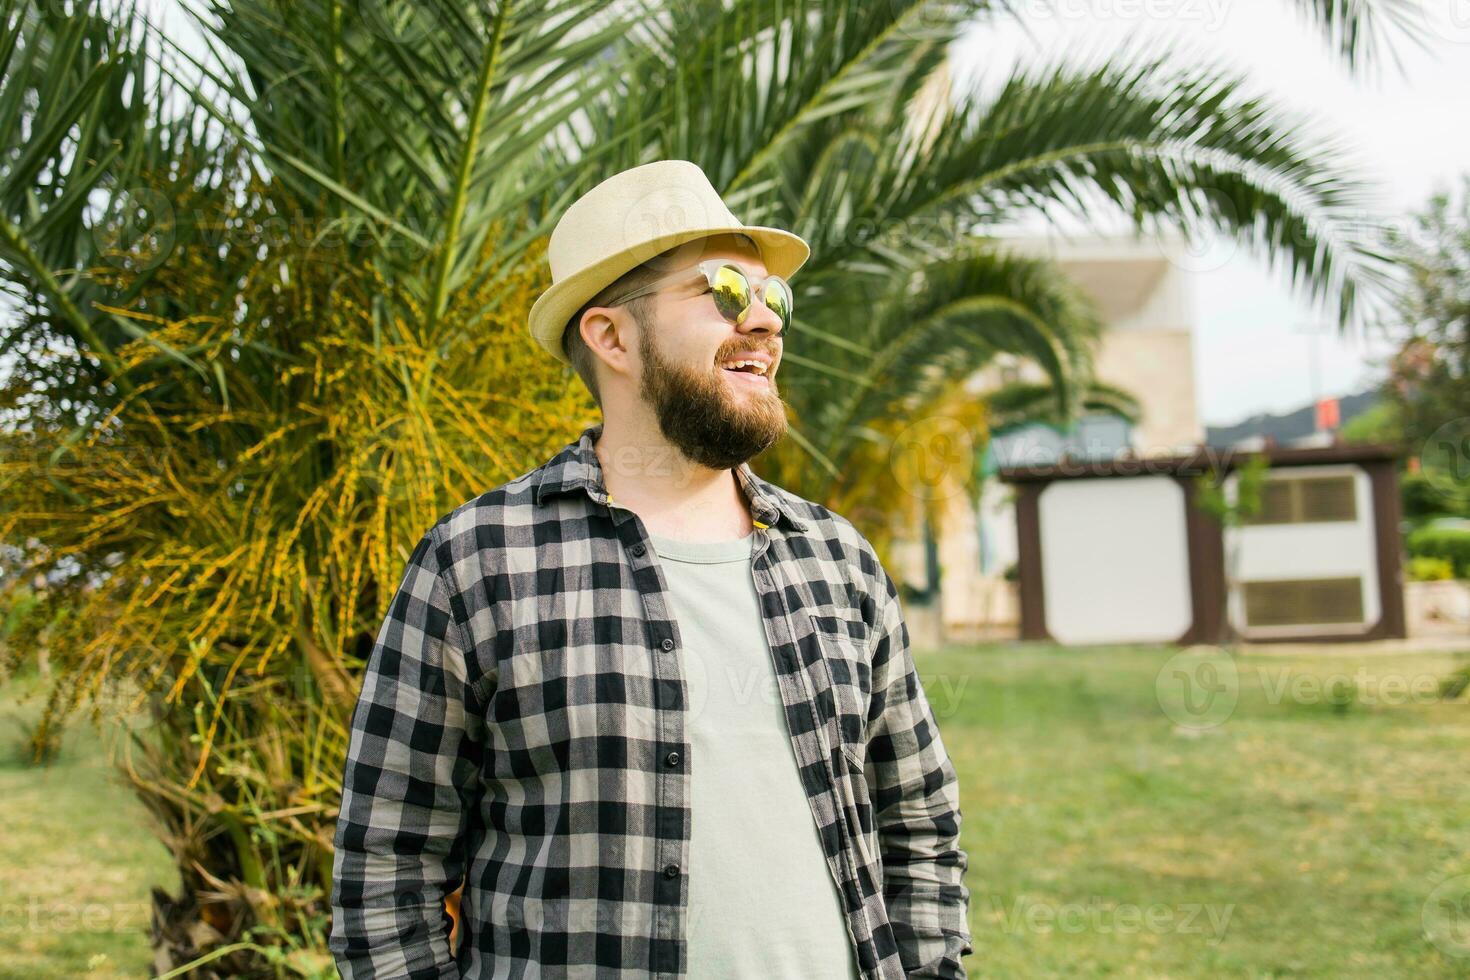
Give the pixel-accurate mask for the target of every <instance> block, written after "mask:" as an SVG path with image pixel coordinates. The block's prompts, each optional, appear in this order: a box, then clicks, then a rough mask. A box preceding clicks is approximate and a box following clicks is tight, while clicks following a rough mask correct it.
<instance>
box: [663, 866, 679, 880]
mask: <svg viewBox="0 0 1470 980" xmlns="http://www.w3.org/2000/svg"><path fill="white" fill-rule="evenodd" d="M664 877H665V878H677V877H679V866H678V865H677V864H670V865H667V866H666V867H665V868H664Z"/></svg>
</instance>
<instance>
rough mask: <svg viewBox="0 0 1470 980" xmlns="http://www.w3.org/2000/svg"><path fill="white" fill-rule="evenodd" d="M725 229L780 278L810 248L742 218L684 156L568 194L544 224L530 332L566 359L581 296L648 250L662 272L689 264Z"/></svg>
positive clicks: (642, 259) (598, 289)
mask: <svg viewBox="0 0 1470 980" xmlns="http://www.w3.org/2000/svg"><path fill="white" fill-rule="evenodd" d="M732 233H738V234H742V235H747V236H749V237H750V238H751V240H753V241H754V242H755V243H756V247H757V248H758V249H759V250H760V254H761V261H762V262H764V263H765V265H766V271H767V272H771V273H774V274H776V275H779V276H781V277H782V278H784V279H790V278H791V276H792V274H793V273H794V272H796V270H797V269H799V268H801V266H802V263H804V262H805V261H806V260H807V256H808V255H810V254H811V249H810V248H809V247H808V246H807V243H806V242H805V241H803V240H802V239H801V238H800V237H799V236H797V235H793V234H792V233H791V232H789V231H783V230H781V229H780V228H767V227H765V226H763V225H747V224H743V223H742V222H741V221H740V219H738V218H736V217H735V215H734V214H732V213H731V212H730V209H729V208H728V207H726V206H725V202H724V201H723V200H722V199H721V198H720V195H719V193H718V192H717V191H716V190H715V188H714V185H713V184H711V183H710V182H709V177H707V176H706V175H705V172H704V171H703V170H701V169H700V168H699V166H698V165H697V164H694V163H690V162H689V161H688V160H659V161H657V162H656V163H645V164H643V165H642V166H638V167H633V168H631V169H628V170H624V171H622V172H621V173H616V174H613V175H612V176H611V177H609V178H607V179H606V180H604V181H603V182H602V183H600V184H598V185H597V186H596V187H594V188H592V189H591V190H589V191H588V192H587V193H585V194H583V195H582V196H581V197H579V198H577V200H575V201H573V202H572V204H571V206H570V207H568V208H567V210H566V213H565V214H563V215H562V216H561V220H559V221H557V223H556V228H554V229H553V230H552V232H551V242H550V244H549V246H548V248H547V259H548V260H549V262H550V264H551V288H549V289H548V290H546V292H544V293H542V294H541V295H540V296H539V297H537V299H536V302H535V303H534V304H533V305H532V307H531V318H530V319H531V336H532V337H533V338H535V340H536V343H538V344H540V345H541V347H542V349H543V350H545V351H546V352H547V353H549V354H551V356H553V357H555V358H556V359H557V360H559V361H561V362H562V363H563V364H570V363H571V362H570V361H569V360H568V358H567V355H566V352H565V351H563V350H562V348H561V335H562V331H563V330H565V329H566V325H567V320H569V319H571V316H572V314H573V313H576V312H577V310H579V309H580V308H581V307H582V304H583V303H586V302H587V301H588V300H590V299H591V298H592V297H594V296H596V295H597V294H598V293H599V292H601V291H602V290H603V289H604V288H605V287H606V286H607V285H608V283H611V282H613V281H614V280H615V279H617V278H618V277H619V276H621V275H622V274H623V273H625V272H627V271H628V270H629V269H632V268H634V267H635V266H638V265H641V264H642V263H644V262H647V261H649V260H650V259H653V258H654V257H656V256H657V257H658V263H657V265H659V266H665V267H667V270H668V271H669V272H674V271H677V270H678V269H681V268H683V267H685V266H688V265H693V264H694V263H695V262H697V261H698V260H699V259H700V258H701V254H700V250H701V249H702V247H703V246H702V243H701V240H702V239H704V238H708V237H709V236H711V235H719V234H732ZM681 245H688V246H689V248H688V249H681V248H679V247H678V246H681ZM670 250H672V251H670ZM665 252H668V253H669V254H667V255H664V254H663V253H665Z"/></svg>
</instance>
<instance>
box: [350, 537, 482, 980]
mask: <svg viewBox="0 0 1470 980" xmlns="http://www.w3.org/2000/svg"><path fill="white" fill-rule="evenodd" d="M442 548H443V546H442V545H440V544H439V541H438V537H437V525H436V526H435V527H434V528H431V529H430V530H429V531H428V533H427V534H425V535H424V537H423V538H422V539H421V540H420V541H419V543H418V545H417V546H416V547H415V548H414V550H413V554H412V555H411V556H410V557H409V560H408V567H407V569H406V570H405V572H404V576H403V580H402V582H401V583H400V584H399V586H398V589H397V591H396V592H395V594H394V596H393V599H392V602H391V604H390V606H389V610H388V614H387V617H386V618H385V619H384V621H383V625H382V627H381V629H380V630H379V631H378V635H377V639H376V641H375V642H374V645H373V648H372V652H371V653H370V655H369V658H368V662H367V668H366V671H365V672H364V675H363V681H362V690H361V693H360V694H359V696H358V699H357V704H356V707H355V708H354V710H353V714H352V719H351V722H350V724H349V729H348V736H349V737H348V747H347V759H346V764H345V768H344V771H343V776H342V807H341V810H340V812H339V814H338V818H337V827H336V832H335V836H334V840H333V844H334V846H335V848H336V853H335V855H334V857H333V865H332V898H331V906H332V925H331V933H330V940H329V948H330V950H331V952H332V955H333V957H334V958H335V960H336V963H337V969H338V971H339V972H340V973H341V975H342V977H343V978H344V980H364V978H379V977H398V978H402V977H409V978H419V977H422V978H426V980H427V978H435V980H457V978H458V977H459V971H458V968H457V967H456V966H455V960H454V957H453V955H452V954H451V952H450V948H449V933H450V928H451V926H452V924H453V923H452V921H451V919H450V917H449V915H448V914H447V912H446V910H445V907H444V899H445V896H446V895H447V894H448V893H450V892H452V891H453V890H454V889H455V888H457V887H458V886H459V884H460V880H461V878H462V876H463V874H464V869H465V848H466V843H465V836H466V835H465V829H466V821H467V819H468V817H469V815H470V814H471V813H472V812H473V807H474V802H475V795H476V792H477V788H478V786H479V778H480V776H479V774H480V766H479V759H480V752H481V746H482V744H483V732H481V731H479V730H478V727H477V725H476V721H477V720H482V719H483V717H484V716H483V713H480V712H477V711H475V710H473V709H472V708H470V707H467V705H469V704H470V702H471V697H470V693H469V692H470V686H469V684H468V683H467V679H466V671H467V664H468V662H469V658H468V656H467V654H466V650H465V645H464V639H463V634H462V632H461V630H460V627H459V625H458V624H457V622H456V620H455V617H454V615H453V613H452V610H451V606H450V595H451V590H450V588H449V585H448V583H447V582H446V575H445V569H444V568H443V565H442V564H441V561H442V560H443V559H444V557H445V556H444V553H443V550H442Z"/></svg>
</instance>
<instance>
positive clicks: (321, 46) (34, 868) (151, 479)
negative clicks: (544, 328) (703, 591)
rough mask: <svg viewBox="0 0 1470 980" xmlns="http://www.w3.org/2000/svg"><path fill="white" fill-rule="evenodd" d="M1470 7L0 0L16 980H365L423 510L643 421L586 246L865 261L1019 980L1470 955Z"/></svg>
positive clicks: (784, 462)
mask: <svg viewBox="0 0 1470 980" xmlns="http://www.w3.org/2000/svg"><path fill="white" fill-rule="evenodd" d="M1467 54H1470V7H1467V6H1466V5H1465V4H1464V3H1463V2H1462V0H1358V2H1354V3H1342V2H1338V0H1107V2H1103V0H1054V2H1042V0H1026V2H1021V3H1006V2H999V0H997V2H983V3H979V2H957V3H922V2H907V0H868V2H858V3H853V2H832V0H799V2H795V3H790V2H786V3H764V2H746V0H723V2H720V0H671V2H664V3H655V2H619V3H604V2H592V0H548V2H543V3H538V4H534V5H532V4H528V5H518V4H513V3H511V2H509V0H503V2H501V3H491V2H488V0H468V2H465V0H455V2H451V0H416V2H413V3H409V2H405V0H290V2H287V0H228V2H227V0H188V2H176V0H150V2H147V3H137V4H127V3H120V2H111V0H6V2H0V73H3V74H0V676H3V680H4V686H3V688H0V714H3V716H4V720H3V722H0V731H3V735H0V739H3V742H0V825H3V826H4V827H5V833H4V834H3V835H0V881H3V882H4V885H3V888H0V932H3V934H4V948H5V953H4V955H3V957H0V977H9V976H15V977H28V978H29V977H76V976H89V977H138V976H154V977H164V976H186V975H187V976H191V977H282V976H300V977H332V976H335V975H336V973H335V969H334V968H333V966H332V961H331V957H330V955H329V954H328V953H327V951H326V945H325V940H326V935H327V930H328V908H327V896H328V893H329V890H330V873H331V865H332V855H331V835H332V827H333V822H334V819H335V815H336V809H337V806H338V803H339V797H340V786H339V785H338V780H339V779H340V775H341V768H342V759H343V755H344V752H345V748H346V745H345V739H346V734H345V728H346V724H347V721H348V717H349V714H350V710H351V707H352V704H353V702H354V700H355V697H356V691H357V684H358V678H359V676H360V672H361V670H362V666H363V663H364V659H365V657H366V655H367V653H368V651H369V650H370V649H371V644H372V640H373V637H374V635H375V634H376V632H377V629H378V626H379V625H380V624H381V622H382V619H383V616H384V614H385V612H386V604H387V602H388V600H389V598H390V597H391V595H392V591H393V588H394V586H395V585H396V584H397V582H398V580H399V578H400V577H401V574H402V569H403V564H404V562H405V561H406V559H407V556H408V549H409V548H411V547H412V545H413V542H414V541H416V540H417V539H418V537H419V536H420V535H421V534H422V532H423V529H424V528H425V527H427V526H428V525H430V524H431V523H433V521H434V520H436V519H437V518H438V517H439V516H440V515H441V514H443V513H445V512H446V511H448V510H449V509H451V508H452V507H454V506H457V505H458V504H459V503H461V502H463V501H464V500H467V499H469V498H471V497H473V496H475V495H477V494H479V493H481V492H483V491H484V490H486V489H489V488H491V487H494V486H496V485H499V484H501V483H503V482H505V481H507V480H510V479H512V478H514V477H515V476H517V475H520V474H522V473H524V472H526V471H527V470H529V469H532V468H534V467H535V466H537V465H539V464H540V463H541V462H543V461H544V460H545V459H546V458H548V457H549V456H550V455H552V454H553V453H554V452H555V451H556V450H557V449H558V448H560V447H561V446H562V445H564V444H565V443H566V442H568V441H571V440H574V439H575V438H576V436H577V435H578V433H579V432H580V431H581V429H582V428H583V427H584V426H585V425H587V424H590V423H591V422H593V421H596V420H597V417H598V416H597V412H596V408H595V405H594V404H593V402H592V400H591V398H590V396H589V395H588V394H587V392H586V391H585V389H583V388H582V386H581V383H580V381H579V380H578V379H577V378H576V377H575V375H574V374H572V373H571V370H570V369H569V368H567V369H564V368H563V366H562V365H561V364H559V363H558V362H555V361H553V360H552V359H550V358H548V357H546V356H545V355H544V354H543V353H541V352H540V351H539V350H537V349H536V348H535V347H534V346H533V345H532V344H530V343H528V339H529V338H528V336H527V330H526V317H527V313H528V311H529V308H530V305H531V303H532V302H534V300H535V298H536V296H537V295H539V294H540V292H541V291H542V290H544V289H545V288H546V287H547V286H548V285H549V271H548V270H547V269H546V264H545V246H546V238H547V235H548V234H549V232H550V229H551V227H552V226H553V225H554V223H555V221H556V220H557V218H558V217H559V216H560V214H561V212H562V210H563V209H564V208H565V207H566V206H567V204H568V203H569V202H570V201H572V200H574V199H575V198H576V197H577V196H578V195H580V194H581V193H583V192H584V191H586V190H587V189H588V188H590V187H591V186H593V185H594V184H596V183H597V182H599V181H600V180H602V179H604V178H605V177H607V176H609V175H610V174H612V173H615V172H618V171H620V170H623V169H626V168H628V167H631V166H634V165H637V164H639V163H645V162H649V161H652V160H659V159H687V160H692V161H694V162H696V163H698V164H699V165H700V166H701V167H702V168H703V169H704V170H705V172H706V173H707V174H708V175H709V177H710V179H711V181H712V182H713V183H714V185H715V186H716V188H717V189H719V190H720V192H721V193H722V195H724V197H725V198H726V200H727V201H728V202H729V203H730V205H731V207H732V209H733V210H734V211H735V213H736V214H737V215H739V216H740V217H741V218H742V220H744V221H746V222H748V223H751V224H769V225H776V226H780V227H785V228H789V229H791V230H793V231H795V232H797V233H798V234H800V235H802V236H803V237H804V238H805V239H806V240H807V241H808V242H810V243H811V245H812V249H813V251H812V256H811V259H810V260H809V262H808V263H807V264H806V265H805V266H804V267H803V269H802V270H801V271H800V272H799V273H798V275H797V276H796V277H794V279H793V286H794V288H795V290H796V292H797V293H798V299H799V302H798V303H797V304H796V306H797V320H796V322H795V324H794V326H793V329H792V331H791V337H790V339H789V341H788V343H787V345H786V349H785V353H784V357H783V369H782V378H783V382H782V392H783V396H784V397H785V399H786V401H787V403H788V406H789V410H790V411H789V417H790V430H789V438H787V439H785V440H783V441H782V442H781V443H780V444H779V445H777V446H776V447H774V448H772V449H771V450H770V451H768V452H767V453H765V454H763V455H762V456H761V457H758V458H757V459H756V460H754V461H753V465H754V467H755V469H756V470H757V471H758V472H760V473H761V475H762V476H764V477H766V478H767V479H770V480H772V481H774V482H776V483H778V484H780V485H782V486H785V487H787V488H788V489H790V490H791V491H793V492H795V493H797V494H800V495H801V496H804V497H806V498H808V499H811V500H815V501H818V502H820V503H822V504H824V505H826V506H828V507H831V508H832V509H833V510H835V511H837V512H838V513H840V514H842V515H844V516H845V517H847V518H849V519H850V520H852V521H853V522H854V523H855V524H856V525H857V526H858V527H859V528H860V530H862V531H863V533H864V534H865V535H867V536H868V538H869V539H870V540H871V541H873V543H874V544H875V546H876V547H877V548H878V549H879V551H880V554H881V555H882V556H883V560H884V563H885V566H886V567H887V568H888V569H889V570H890V571H891V572H892V574H893V575H894V578H895V579H896V580H897V581H899V583H900V587H901V591H902V597H903V605H904V610H905V616H906V622H907V623H908V626H909V632H910V638H911V641H912V646H913V650H914V657H915V660H916V662H917V664H918V667H919V672H920V675H921V678H922V680H923V681H924V684H925V688H926V691H927V693H928V696H929V700H930V702H931V705H932V706H933V708H934V711H935V714H936V717H937V718H938V720H939V724H940V727H941V731H942V733H943V736H944V739H945V743H946V746H947V748H948V749H949V752H950V754H951V756H952V757H953V759H954V761H955V765H956V768H957V770H958V772H959V775H960V780H961V786H962V813H963V826H962V834H963V843H964V845H965V847H966V850H967V852H968V854H969V856H970V867H969V871H968V878H967V884H968V886H969V888H970V891H971V907H970V920H971V926H972V930H973V933H974V938H975V953H974V955H973V956H972V957H970V958H969V961H968V967H969V971H970V974H971V975H972V976H1000V977H1007V976H1022V977H1027V976H1102V975H1110V976H1111V975H1122V976H1146V977H1164V976H1168V977H1175V976H1180V977H1182V976H1250V977H1277V976H1311V977H1317V976H1320V977H1339V976H1374V977H1381V976H1416V977H1417V976H1440V977H1452V976H1466V975H1470V780H1466V779H1465V759H1466V757H1467V756H1466V750H1467V747H1470V717H1467V710H1466V709H1467V701H1470V694H1467V688H1470V373H1467V369H1470V345H1467V324H1470V286H1467V275H1470V162H1467V160H1470V153H1467V151H1470V129H1467V127H1466V126H1465V125H1464V124H1465V122H1466V121H1467V110H1470V96H1467V94H1466V93H1467V92H1470V57H1467Z"/></svg>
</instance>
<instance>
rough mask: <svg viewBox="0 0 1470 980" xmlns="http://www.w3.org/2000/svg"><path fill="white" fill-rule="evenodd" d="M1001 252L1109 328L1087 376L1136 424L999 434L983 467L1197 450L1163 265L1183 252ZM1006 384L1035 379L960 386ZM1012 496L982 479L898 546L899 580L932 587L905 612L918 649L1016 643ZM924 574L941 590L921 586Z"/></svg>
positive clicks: (992, 374) (1129, 243)
mask: <svg viewBox="0 0 1470 980" xmlns="http://www.w3.org/2000/svg"><path fill="white" fill-rule="evenodd" d="M999 244H1000V245H1001V247H1004V248H1008V249H1012V250H1014V251H1017V252H1021V253H1023V254H1029V255H1039V256H1046V257H1049V258H1051V259H1052V260H1053V261H1055V262H1056V263H1057V264H1058V266H1059V267H1060V268H1061V269H1062V271H1063V272H1064V273H1065V274H1066V275H1067V276H1069V277H1070V278H1071V279H1072V280H1073V281H1074V282H1076V283H1078V284H1079V285H1080V286H1081V288H1082V289H1083V290H1084V292H1085V293H1086V294H1087V295H1088V296H1089V297H1090V298H1091V299H1092V301H1093V302H1094V303H1095V304H1096V306H1097V309H1098V311H1099V313H1100V315H1101V316H1102V318H1103V320H1104V322H1105V324H1106V326H1107V329H1106V330H1105V332H1104V334H1103V336H1102V338H1101V340H1100V343H1099V347H1098V350H1097V353H1096V371H1097V378H1098V380H1099V381H1101V382H1103V383H1106V384H1110V385H1113V386H1116V387H1118V388H1121V389H1123V390H1125V391H1127V392H1129V393H1130V394H1132V395H1133V396H1134V397H1135V398H1136V399H1137V400H1138V402H1139V406H1140V410H1141V411H1140V415H1139V418H1138V419H1137V420H1136V422H1129V421H1127V420H1124V419H1122V418H1120V417H1118V416H1114V415H1093V416H1089V417H1084V418H1082V419H1080V420H1079V421H1078V423H1077V424H1076V425H1075V426H1074V427H1073V428H1072V429H1070V430H1069V431H1066V432H1058V431H1056V430H1055V429H1052V428H1050V427H1048V426H1045V425H1029V426H1025V427H1022V428H1020V429H1016V430H1013V431H1009V432H1003V433H997V434H995V437H994V438H993V439H992V441H991V446H990V458H989V460H988V461H987V469H989V470H991V471H992V472H994V471H997V470H999V469H1003V468H1006V467H1015V466H1022V465H1044V464H1046V463H1048V462H1052V461H1055V460H1058V459H1060V458H1062V457H1063V456H1068V455H1070V456H1074V457H1082V458H1112V457H1113V456H1116V455H1118V454H1120V453H1123V452H1130V453H1132V454H1134V455H1137V456H1155V455H1169V454H1177V453H1180V452H1187V451H1188V450H1189V449H1190V448H1192V447H1194V446H1197V445H1199V444H1200V443H1201V442H1202V440H1203V429H1202V427H1201V425H1200V423H1199V417H1198V412H1197V409H1196V399H1195V385H1194V352H1193V333H1192V326H1193V324H1192V318H1191V310H1190V307H1189V302H1188V289H1187V286H1188V279H1187V273H1186V271H1185V269H1184V267H1183V266H1182V265H1181V264H1179V263H1176V262H1174V261H1171V259H1170V255H1171V254H1174V252H1173V250H1174V249H1177V248H1180V247H1182V246H1181V245H1180V243H1179V242H1178V241H1177V239H1173V238H1163V239H1154V238H1148V237H1132V238H1104V237H1098V236H1081V237H1074V238H1070V239H1063V238H1058V237H1055V236H1033V237H1014V238H1007V239H1004V240H1002V241H1001V242H1000V243H999ZM1013 380H1042V375H1041V374H1040V372H1039V371H1038V370H1037V369H1036V368H1035V367H1034V366H1032V365H1029V364H1024V363H1021V362H1014V363H1000V364H997V365H995V366H994V367H993V368H987V369H986V370H985V371H982V372H979V373H978V374H977V375H976V376H975V377H974V378H972V379H971V381H970V383H969V386H968V387H969V388H970V389H971V390H972V391H974V392H975V394H976V397H981V398H983V397H984V395H985V392H986V391H988V390H991V389H994V388H996V387H998V386H999V385H1001V384H1004V383H1006V382H1008V381H1013ZM1012 496H1013V492H1012V490H1011V489H1010V488H1009V487H1007V486H1006V485H1004V484H1003V483H1001V482H1000V481H997V480H994V479H991V480H987V481H986V485H985V487H984V489H983V491H982V494H981V497H980V500H979V503H978V506H972V505H971V502H970V499H969V496H968V495H967V494H964V493H954V494H950V495H947V496H946V497H945V509H944V514H943V521H942V530H941V533H939V534H937V535H934V536H933V540H926V538H928V537H929V536H928V535H926V534H925V533H924V532H923V531H922V530H919V531H916V532H915V534H914V535H913V536H912V537H910V538H909V539H908V540H905V541H902V542H900V543H899V544H898V545H897V546H896V549H895V554H894V559H895V561H896V562H898V563H900V566H901V568H902V569H903V577H904V579H905V581H908V582H931V593H932V594H933V595H934V601H933V602H932V604H930V605H927V606H926V605H925V604H923V603H912V604H911V607H912V609H913V612H912V614H911V617H910V618H911V619H913V620H914V621H915V631H916V632H917V633H918V634H919V635H920V636H921V637H922V638H923V639H924V640H925V641H928V642H937V641H940V640H943V639H946V638H955V639H969V638H976V637H987V636H1006V635H1015V633H1016V630H1017V628H1018V625H1019V616H1020V607H1019V605H1018V603H1017V591H1016V586H1015V582H1014V581H1013V576H1014V569H1015V567H1016V565H1017V561H1018V558H1019V552H1018V548H1017V540H1016V530H1015V529H1016V517H1015V509H1014V506H1013V503H1012ZM932 569H937V572H938V578H939V583H934V582H932V581H931V580H932V578H933V577H934V576H933V574H932V572H931V570H932ZM1008 572H1009V573H1010V575H1011V578H1008ZM940 583H942V587H938V586H939V584H940Z"/></svg>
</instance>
